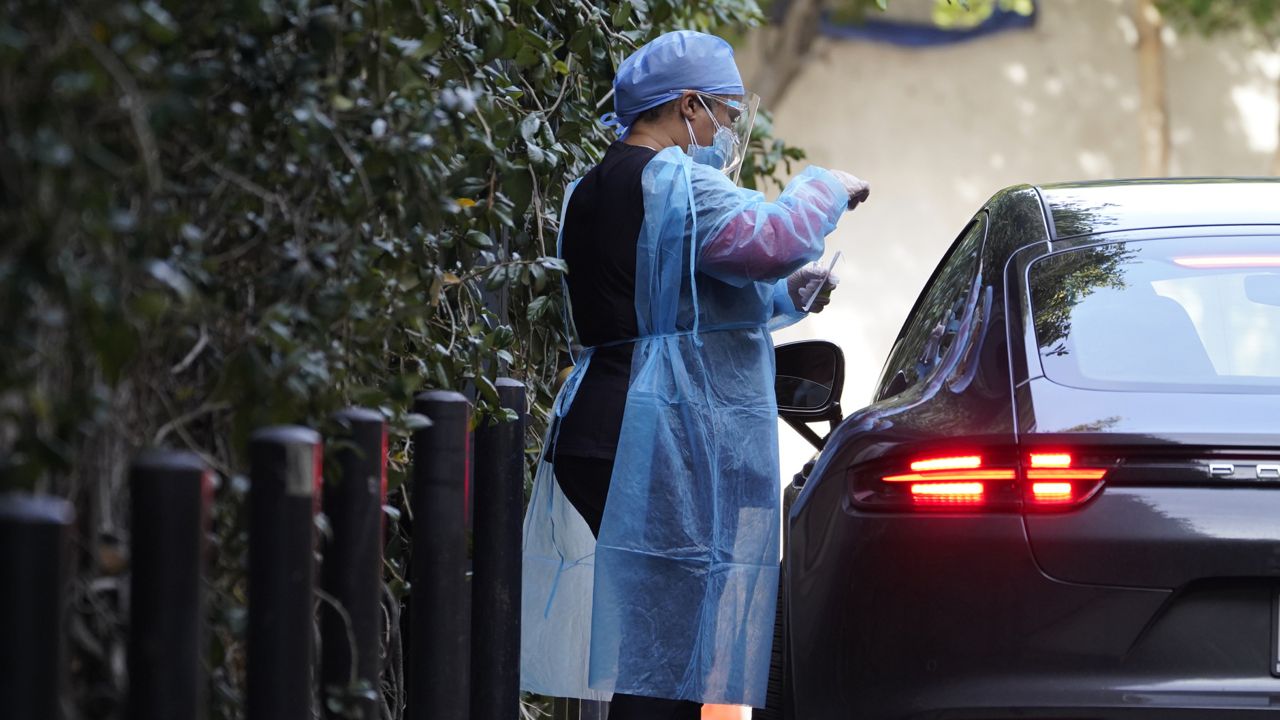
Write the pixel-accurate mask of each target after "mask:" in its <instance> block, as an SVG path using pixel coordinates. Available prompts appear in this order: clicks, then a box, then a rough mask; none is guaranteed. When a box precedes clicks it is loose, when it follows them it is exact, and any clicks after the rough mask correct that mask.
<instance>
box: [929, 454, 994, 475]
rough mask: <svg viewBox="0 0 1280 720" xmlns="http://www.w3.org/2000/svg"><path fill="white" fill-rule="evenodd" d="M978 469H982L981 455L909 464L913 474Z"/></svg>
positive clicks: (943, 458) (941, 458)
mask: <svg viewBox="0 0 1280 720" xmlns="http://www.w3.org/2000/svg"><path fill="white" fill-rule="evenodd" d="M980 467H982V456H981V455H961V456H956V457H940V458H929V459H928V460H916V461H915V462H913V463H911V469H912V470H913V471H915V472H930V471H933V470H972V469H974V468H980Z"/></svg>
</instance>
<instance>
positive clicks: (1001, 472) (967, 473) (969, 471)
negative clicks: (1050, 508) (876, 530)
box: [877, 453, 1017, 508]
mask: <svg viewBox="0 0 1280 720" xmlns="http://www.w3.org/2000/svg"><path fill="white" fill-rule="evenodd" d="M907 467H909V468H911V470H912V472H909V473H896V474H891V475H884V476H882V477H881V478H880V482H881V483H884V484H885V485H884V487H886V490H887V492H885V493H884V494H883V495H884V496H885V497H884V498H877V500H881V499H884V500H896V502H897V503H898V504H902V503H907V502H909V503H910V504H911V505H913V506H918V505H933V506H938V505H942V506H948V507H955V506H967V507H984V508H985V507H989V506H990V505H991V504H992V502H993V501H992V497H993V495H995V496H997V498H996V500H995V502H997V503H998V502H999V496H1002V495H1007V493H999V492H991V491H994V490H995V489H996V487H997V486H1008V485H1011V484H1012V483H1013V482H1014V481H1015V480H1017V472H1016V471H1015V470H1014V469H1013V468H1002V467H994V468H993V467H984V463H983V457H982V456H981V455H978V454H967V453H966V454H956V455H945V456H932V457H925V458H920V459H916V460H911V461H909V462H908V463H907ZM903 485H905V487H906V488H907V493H906V494H903V493H900V492H898V491H896V490H888V488H893V487H895V486H903ZM877 504H881V503H877Z"/></svg>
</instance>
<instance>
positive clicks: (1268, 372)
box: [1028, 236, 1280, 393]
mask: <svg viewBox="0 0 1280 720" xmlns="http://www.w3.org/2000/svg"><path fill="white" fill-rule="evenodd" d="M1028 282H1029V285H1030V291H1031V307H1032V312H1033V318H1034V324H1035V335H1036V342H1037V345H1038V346H1039V352H1040V362H1041V365H1042V367H1043V369H1044V374H1045V376H1046V377H1048V378H1049V379H1050V380H1053V381H1054V382H1057V383H1060V384H1063V385H1070V386H1073V387H1081V388H1088V389H1096V390H1144V391H1168V392H1260V393H1280V236H1247V237H1245V236H1236V237H1196V238H1170V239H1165V240H1140V241H1126V242H1115V243H1109V244H1105V245H1092V246H1088V247H1083V248H1077V249H1073V250H1066V251H1063V252H1058V253H1054V254H1051V255H1047V256H1045V257H1043V258H1041V259H1039V260H1037V261H1036V262H1035V263H1033V264H1032V265H1031V267H1030V269H1029V271H1028Z"/></svg>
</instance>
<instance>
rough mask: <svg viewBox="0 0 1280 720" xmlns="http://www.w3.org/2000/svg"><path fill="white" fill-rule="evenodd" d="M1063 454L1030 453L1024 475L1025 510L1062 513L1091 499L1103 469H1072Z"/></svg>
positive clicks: (1068, 455)
mask: <svg viewBox="0 0 1280 720" xmlns="http://www.w3.org/2000/svg"><path fill="white" fill-rule="evenodd" d="M1074 465H1075V458H1074V457H1073V456H1072V454H1071V453H1067V452H1033V453H1031V454H1030V456H1029V457H1028V458H1027V469H1026V471H1025V475H1026V481H1027V493H1026V496H1025V500H1026V503H1027V507H1028V509H1033V510H1034V509H1062V508H1064V507H1072V506H1075V505H1079V504H1080V503H1083V502H1084V501H1085V500H1088V499H1089V498H1091V497H1093V495H1094V494H1095V493H1097V491H1098V488H1100V487H1101V486H1102V479H1103V478H1105V477H1106V476H1107V471H1106V469H1105V468H1096V467H1093V468H1080V467H1073V466H1074Z"/></svg>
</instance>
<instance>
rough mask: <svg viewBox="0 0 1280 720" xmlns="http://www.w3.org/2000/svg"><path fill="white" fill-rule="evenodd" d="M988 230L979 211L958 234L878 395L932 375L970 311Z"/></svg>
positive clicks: (901, 340) (892, 358)
mask: <svg viewBox="0 0 1280 720" xmlns="http://www.w3.org/2000/svg"><path fill="white" fill-rule="evenodd" d="M985 236H986V219H985V216H979V217H978V218H976V219H975V220H974V221H973V222H972V223H970V224H969V226H968V227H966V228H965V230H964V232H963V233H961V235H960V237H959V238H957V239H956V242H955V244H954V245H953V246H952V249H951V252H950V253H948V254H947V256H946V258H944V259H943V261H942V265H941V266H940V268H939V269H938V270H937V271H936V272H935V274H934V277H933V280H932V282H931V283H930V284H929V285H928V287H927V288H926V289H925V290H924V292H923V294H922V296H921V300H920V301H919V302H918V303H917V305H916V307H915V309H914V310H913V311H912V314H911V317H910V318H909V319H908V322H907V325H906V327H905V328H904V329H903V331H902V333H901V334H900V335H899V336H898V341H897V343H895V345H894V348H893V351H892V353H891V354H890V356H889V360H888V362H886V363H885V369H884V373H883V375H882V376H881V379H880V387H879V388H878V390H877V391H876V400H877V401H879V400H883V399H885V398H888V397H892V396H894V395H897V394H899V393H901V392H903V391H904V390H907V389H908V388H911V387H913V386H914V385H916V384H917V383H919V382H921V381H923V380H925V379H926V378H928V377H929V376H930V375H932V374H933V372H934V371H935V370H937V368H938V366H939V365H940V364H941V363H942V361H943V359H944V358H946V357H947V354H948V352H949V351H950V350H951V348H952V347H953V346H954V345H955V343H956V341H957V340H958V339H959V332H960V329H961V327H962V326H963V325H964V322H965V315H966V314H967V312H969V310H970V308H972V307H973V303H972V300H973V297H974V293H975V292H976V291H977V280H978V276H979V273H980V272H981V269H982V268H981V265H982V262H981V258H982V242H983V239H984V238H985Z"/></svg>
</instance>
